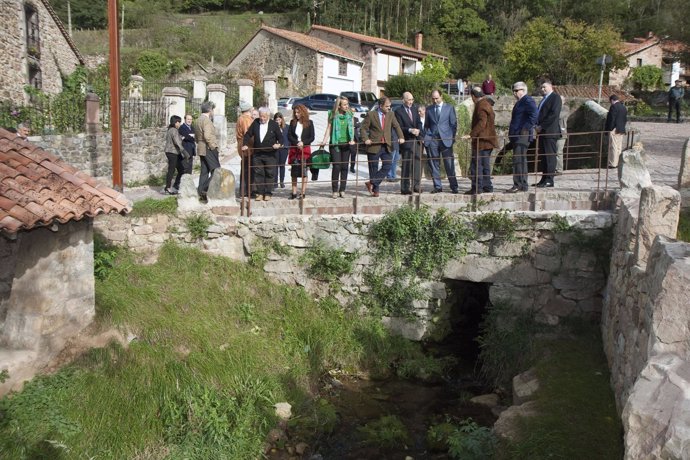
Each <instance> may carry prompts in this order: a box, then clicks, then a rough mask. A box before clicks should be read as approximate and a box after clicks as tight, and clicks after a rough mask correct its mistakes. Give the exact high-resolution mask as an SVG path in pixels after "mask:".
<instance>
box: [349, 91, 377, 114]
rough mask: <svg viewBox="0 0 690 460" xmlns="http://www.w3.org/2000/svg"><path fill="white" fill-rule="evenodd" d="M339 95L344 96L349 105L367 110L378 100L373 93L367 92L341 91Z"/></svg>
mask: <svg viewBox="0 0 690 460" xmlns="http://www.w3.org/2000/svg"><path fill="white" fill-rule="evenodd" d="M340 95H341V96H345V97H346V98H347V99H348V100H349V101H350V105H352V104H358V105H363V106H365V107H366V108H367V110H368V109H371V108H372V107H373V106H374V104H375V103H376V101H377V100H378V98H377V97H376V95H375V94H374V93H369V92H367V91H343V92H342V93H340Z"/></svg>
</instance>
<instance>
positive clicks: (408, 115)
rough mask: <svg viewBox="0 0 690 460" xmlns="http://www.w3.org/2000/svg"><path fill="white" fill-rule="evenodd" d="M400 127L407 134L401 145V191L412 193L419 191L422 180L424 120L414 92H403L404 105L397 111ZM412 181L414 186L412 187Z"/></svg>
mask: <svg viewBox="0 0 690 460" xmlns="http://www.w3.org/2000/svg"><path fill="white" fill-rule="evenodd" d="M395 117H396V118H397V119H398V124H400V129H402V131H403V134H405V143H404V144H402V145H401V146H400V156H401V157H402V173H401V175H400V176H401V177H400V178H401V181H400V193H402V194H403V195H411V194H412V190H414V192H415V193H418V192H419V184H420V182H421V180H422V144H421V140H420V134H421V133H422V122H421V120H420V118H419V113H418V111H417V106H416V105H414V97H413V96H412V93H409V92H406V93H403V105H402V106H400V107H398V109H397V110H396V111H395ZM410 181H411V182H412V188H410Z"/></svg>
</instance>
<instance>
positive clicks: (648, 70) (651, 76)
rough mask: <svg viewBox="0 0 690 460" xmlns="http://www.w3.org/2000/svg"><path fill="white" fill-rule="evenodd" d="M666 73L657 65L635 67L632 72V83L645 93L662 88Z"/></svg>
mask: <svg viewBox="0 0 690 460" xmlns="http://www.w3.org/2000/svg"><path fill="white" fill-rule="evenodd" d="M663 76H664V72H663V71H662V70H661V69H660V68H659V67H657V66H655V65H643V66H640V67H634V68H633V69H632V71H631V72H630V81H631V82H632V83H633V84H634V85H635V86H636V87H639V88H640V89H642V90H643V91H649V90H653V89H657V88H660V87H661V86H662V85H663V84H664V82H663Z"/></svg>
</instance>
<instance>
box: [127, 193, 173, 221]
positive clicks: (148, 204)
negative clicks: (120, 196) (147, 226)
mask: <svg viewBox="0 0 690 460" xmlns="http://www.w3.org/2000/svg"><path fill="white" fill-rule="evenodd" d="M158 214H165V215H167V216H174V215H176V214H177V198H175V197H174V196H171V197H167V198H163V199H160V200H159V199H155V198H146V199H143V200H141V201H137V202H135V203H134V205H133V206H132V212H130V213H129V216H130V217H148V216H153V215H158Z"/></svg>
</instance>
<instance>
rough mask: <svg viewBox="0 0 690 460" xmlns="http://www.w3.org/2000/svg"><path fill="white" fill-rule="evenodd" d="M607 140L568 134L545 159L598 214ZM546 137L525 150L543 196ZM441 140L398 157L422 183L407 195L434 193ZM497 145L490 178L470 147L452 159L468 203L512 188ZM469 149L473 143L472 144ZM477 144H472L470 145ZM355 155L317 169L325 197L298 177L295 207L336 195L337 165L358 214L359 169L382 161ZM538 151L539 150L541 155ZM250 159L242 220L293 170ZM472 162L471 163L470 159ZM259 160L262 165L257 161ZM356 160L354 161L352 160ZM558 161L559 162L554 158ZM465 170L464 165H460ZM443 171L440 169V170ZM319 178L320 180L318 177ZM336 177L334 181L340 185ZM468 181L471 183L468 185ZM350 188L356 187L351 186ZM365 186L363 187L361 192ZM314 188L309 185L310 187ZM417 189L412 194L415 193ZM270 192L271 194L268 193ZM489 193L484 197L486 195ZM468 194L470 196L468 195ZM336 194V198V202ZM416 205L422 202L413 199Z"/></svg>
mask: <svg viewBox="0 0 690 460" xmlns="http://www.w3.org/2000/svg"><path fill="white" fill-rule="evenodd" d="M608 136H609V132H606V131H593V132H583V133H571V134H566V135H565V136H564V141H565V142H564V143H563V151H562V154H559V153H551V154H548V155H553V156H556V157H558V156H559V155H562V170H561V171H560V172H559V173H558V174H557V175H556V177H557V179H556V180H555V181H556V185H555V189H558V188H559V185H558V183H559V182H561V183H563V182H565V183H566V184H568V185H567V187H568V188H569V189H575V190H588V191H591V192H594V193H593V194H592V202H593V206H594V208H595V209H599V206H600V201H601V200H602V199H604V197H606V196H607V192H608V191H609V190H610V189H611V188H612V185H611V183H612V180H611V177H610V171H612V170H611V169H610V168H608ZM543 137H544V136H541V135H538V136H536V138H535V140H534V142H532V143H531V144H530V146H529V147H528V150H527V154H526V157H527V174H526V175H527V180H528V182H529V186H530V192H532V191H546V190H548V189H550V187H549V188H548V189H547V188H544V189H541V188H533V186H534V185H536V183H539V180H540V179H541V178H542V176H543V173H542V169H543V168H542V167H540V165H542V160H543V159H545V156H547V154H545V153H544V152H543V149H541V148H540V141H542V140H543ZM441 140H442V139H426V141H415V145H413V146H412V147H413V148H417V149H420V158H419V159H416V157H415V156H414V155H412V157H411V158H410V159H403V158H402V157H401V158H400V159H399V160H398V164H399V165H401V169H404V170H409V171H410V176H409V178H410V180H414V177H415V174H418V175H419V176H420V177H421V182H420V185H419V187H418V188H416V187H415V186H414V183H410V186H409V190H410V192H411V193H410V194H411V195H417V196H420V195H422V194H423V193H424V194H428V193H429V192H431V191H432V189H433V185H431V181H430V178H431V174H430V171H429V164H428V162H429V159H430V149H429V148H428V145H424V144H428V143H430V142H438V141H441ZM476 141H477V139H456V143H458V142H467V143H472V142H475V143H476ZM633 141H634V133H632V132H630V133H629V134H628V136H627V138H626V140H625V141H624V145H623V147H622V150H625V149H626V148H629V147H631V146H632V144H633ZM498 143H499V145H500V146H501V147H502V148H501V149H492V153H491V155H489V160H490V170H489V172H488V174H487V173H486V171H484V172H482V171H478V172H473V173H472V174H470V165H471V164H472V163H473V162H475V161H478V160H480V159H481V158H478V157H477V154H478V152H477V151H476V150H474V151H473V149H472V148H464V149H459V150H463V151H465V152H467V153H465V154H462V157H459V156H458V155H456V154H454V155H453V159H454V165H455V176H456V178H457V179H458V180H460V179H462V183H461V185H460V187H461V189H460V190H458V192H457V193H466V192H468V185H469V190H472V189H474V190H475V193H473V194H472V197H471V200H472V201H475V202H476V201H478V200H486V199H488V195H485V192H484V191H479V187H478V184H479V183H480V182H484V179H489V180H490V181H491V183H492V184H493V186H494V187H496V186H505V188H506V189H507V188H508V187H507V185H510V184H511V183H510V182H509V178H510V177H512V176H513V171H512V162H511V161H510V160H509V158H510V157H511V153H510V151H509V149H505V146H506V145H508V144H509V139H508V138H507V136H505V137H502V138H499V139H498ZM470 145H472V144H470ZM474 145H476V144H474ZM315 147H316V146H312V148H313V150H312V153H311V154H312V155H313V152H314V151H315V150H316V148H315ZM354 147H355V152H356V153H355V155H353V157H354V158H353V159H352V158H348V159H347V160H346V161H342V162H341V163H333V162H331V164H330V168H331V169H321V170H319V173H318V174H319V175H322V174H328V175H329V176H330V178H331V181H330V185H331V187H330V188H329V189H328V190H327V192H326V193H325V194H324V190H323V189H324V187H325V185H326V184H328V182H326V181H323V180H321V181H319V183H318V187H319V189H318V193H317V194H313V193H309V190H310V186H309V185H307V194H306V196H303V195H302V193H301V187H302V185H301V181H302V180H304V181H307V182H309V177H308V176H310V175H311V174H310V173H308V174H307V177H304V178H298V179H297V183H296V185H297V187H296V188H297V193H295V195H297V196H296V197H294V202H295V204H296V205H297V206H299V207H300V209H303V208H304V201H305V200H306V199H308V197H312V196H323V197H329V196H331V194H332V193H333V191H334V190H335V191H336V193H337V192H338V191H339V190H340V185H339V184H338V185H337V186H336V182H335V181H336V178H335V177H334V175H333V174H332V171H333V167H334V166H340V167H341V168H339V169H340V170H342V169H343V168H344V169H345V170H347V171H348V173H349V174H348V176H347V179H346V182H347V187H348V191H347V192H346V193H347V195H348V197H351V198H353V199H354V200H355V203H354V212H355V213H356V211H357V199H358V198H364V197H367V196H372V195H373V194H372V193H371V192H370V191H369V190H368V188H369V187H368V186H366V182H368V181H369V180H368V179H365V178H364V177H363V174H360V170H361V169H362V167H364V166H367V168H366V169H367V170H369V168H368V166H369V165H371V166H375V168H372V169H374V170H375V169H378V168H379V167H380V166H381V163H380V162H381V160H380V158H379V156H378V155H366V156H365V153H366V148H367V147H368V146H366V145H364V144H363V143H359V144H355V146H354ZM540 150H542V151H540ZM250 152H251V154H250V155H249V156H248V157H247V158H248V160H245V161H244V168H243V171H242V174H241V176H242V178H241V182H242V183H243V184H246V185H243V186H242V187H241V188H240V193H239V195H240V200H241V213H242V215H250V214H251V207H252V202H253V201H255V198H256V197H257V196H258V195H262V194H268V195H269V196H272V195H273V193H272V191H273V190H274V187H275V186H276V183H277V182H278V181H277V179H276V173H277V171H278V168H280V167H281V166H283V167H285V168H286V170H285V176H286V178H288V177H290V176H291V175H290V169H291V168H292V167H293V165H289V164H278V161H277V158H278V153H277V151H276V150H273V149H272V148H270V149H268V150H264V151H260V150H258V149H250ZM473 157H474V158H473ZM258 158H261V161H260V163H261V164H260V165H258V164H257V163H259V162H258V161H257V160H256V159H258ZM267 158H269V159H272V162H271V161H270V160H269V161H267ZM306 160H307V162H308V158H307V159H306ZM353 160H354V161H353ZM386 161H388V162H389V163H390V162H391V160H390V159H388V160H386ZM405 162H408V164H407V165H405ZM556 162H558V160H557V159H556ZM440 164H441V165H443V160H442V158H441V159H440ZM460 165H463V166H460ZM402 166H409V168H408V167H406V168H402ZM353 167H354V170H355V171H356V172H357V173H356V174H354V177H352V174H351V173H350V171H352V169H353ZM441 168H443V167H442V166H441ZM259 169H261V171H260V174H257V172H258V171H259ZM271 169H272V172H273V173H272V174H271V173H270V171H269V170H271ZM257 177H258V178H268V179H269V180H266V179H264V180H261V179H257ZM321 177H323V176H321ZM339 180H340V178H338V181H339ZM401 180H405V178H401ZM447 180H448V177H447V174H446V173H445V172H444V171H443V169H441V181H442V183H443V185H444V187H443V188H444V189H445V191H446V192H448V191H449V190H448V188H447V186H446V185H447ZM468 180H469V184H468ZM352 186H354V187H352ZM365 186H366V187H365ZM287 187H290V189H291V188H292V184H290V185H286V188H287ZM311 187H313V186H311ZM415 188H416V189H415ZM267 190H269V192H267ZM502 191H505V190H497V191H495V192H490V193H499V192H502ZM379 193H380V194H381V195H393V194H400V193H401V190H400V189H399V188H397V187H396V191H395V192H391V191H389V190H387V189H386V190H384V189H381V190H380V192H379ZM487 193H488V192H487ZM466 194H468V193H466ZM280 195H283V193H282V192H280ZM292 195H293V192H292V190H288V193H287V196H286V197H283V196H280V197H276V198H273V197H271V199H278V200H287V199H290V198H293V196H292ZM339 196H340V195H339V194H338V197H339ZM417 202H418V203H419V202H420V200H417Z"/></svg>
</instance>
